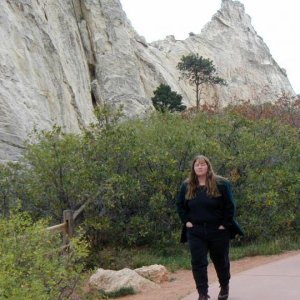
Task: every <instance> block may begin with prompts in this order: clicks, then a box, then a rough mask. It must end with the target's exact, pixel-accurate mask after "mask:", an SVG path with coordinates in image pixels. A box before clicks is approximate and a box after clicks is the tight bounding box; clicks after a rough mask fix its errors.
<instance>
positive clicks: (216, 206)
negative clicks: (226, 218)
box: [186, 186, 223, 224]
mask: <svg viewBox="0 0 300 300" xmlns="http://www.w3.org/2000/svg"><path fill="white" fill-rule="evenodd" d="M222 204H223V202H222V199H221V197H218V198H212V197H210V196H208V195H207V193H206V188H205V187H202V186H201V187H199V188H198V189H197V191H196V196H195V198H193V199H190V200H187V201H186V205H187V208H188V219H189V221H190V222H191V223H192V224H202V223H211V224H222V221H223V211H222Z"/></svg>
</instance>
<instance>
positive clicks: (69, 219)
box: [63, 210, 74, 246]
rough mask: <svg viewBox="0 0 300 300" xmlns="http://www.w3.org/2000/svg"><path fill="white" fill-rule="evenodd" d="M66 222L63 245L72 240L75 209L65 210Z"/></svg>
mask: <svg viewBox="0 0 300 300" xmlns="http://www.w3.org/2000/svg"><path fill="white" fill-rule="evenodd" d="M63 217H64V223H65V224H66V227H65V231H64V237H63V245H64V246H66V245H68V244H69V242H70V238H71V237H72V236H73V234H74V220H73V211H72V210H64V212H63Z"/></svg>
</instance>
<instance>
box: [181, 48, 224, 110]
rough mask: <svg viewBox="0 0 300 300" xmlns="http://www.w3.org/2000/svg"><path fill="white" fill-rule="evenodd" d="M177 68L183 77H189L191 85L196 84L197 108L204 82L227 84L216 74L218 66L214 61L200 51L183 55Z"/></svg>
mask: <svg viewBox="0 0 300 300" xmlns="http://www.w3.org/2000/svg"><path fill="white" fill-rule="evenodd" d="M177 69H179V71H180V73H181V76H182V78H183V79H187V80H188V81H189V83H190V84H191V85H195V87H196V89H195V92H196V106H197V109H199V106H200V94H201V89H200V87H201V85H202V84H204V83H208V84H220V85H226V81H225V80H224V79H222V78H220V77H218V76H216V68H215V66H214V63H213V61H212V60H210V59H209V58H203V57H202V56H199V55H198V53H197V54H189V55H186V56H184V55H183V56H182V57H181V60H180V62H179V63H178V64H177Z"/></svg>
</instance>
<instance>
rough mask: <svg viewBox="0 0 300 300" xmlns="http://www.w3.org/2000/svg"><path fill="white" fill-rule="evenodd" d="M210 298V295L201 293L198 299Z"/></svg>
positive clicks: (206, 299) (205, 299)
mask: <svg viewBox="0 0 300 300" xmlns="http://www.w3.org/2000/svg"><path fill="white" fill-rule="evenodd" d="M209 298H210V297H209V295H207V294H202V293H200V294H199V298H198V300H208V299H209Z"/></svg>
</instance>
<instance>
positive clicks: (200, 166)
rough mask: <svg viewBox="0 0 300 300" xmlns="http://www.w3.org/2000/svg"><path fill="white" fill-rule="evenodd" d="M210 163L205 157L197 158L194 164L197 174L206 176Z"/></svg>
mask: <svg viewBox="0 0 300 300" xmlns="http://www.w3.org/2000/svg"><path fill="white" fill-rule="evenodd" d="M207 169H208V165H207V163H206V161H205V160H204V159H201V160H196V162H195V164H194V171H195V173H196V175H197V176H205V175H206V173H207Z"/></svg>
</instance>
